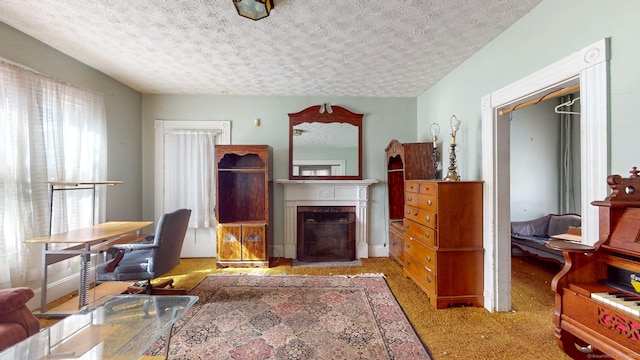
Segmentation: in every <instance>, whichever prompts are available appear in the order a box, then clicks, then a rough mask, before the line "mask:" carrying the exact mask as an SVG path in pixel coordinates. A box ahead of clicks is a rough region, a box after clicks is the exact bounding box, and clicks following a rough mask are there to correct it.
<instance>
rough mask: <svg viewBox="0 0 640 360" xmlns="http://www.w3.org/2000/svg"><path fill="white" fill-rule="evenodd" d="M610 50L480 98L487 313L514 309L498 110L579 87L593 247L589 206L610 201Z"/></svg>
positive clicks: (593, 211)
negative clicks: (607, 198)
mask: <svg viewBox="0 0 640 360" xmlns="http://www.w3.org/2000/svg"><path fill="white" fill-rule="evenodd" d="M609 49H610V45H609V39H602V40H600V41H598V42H596V43H594V44H592V45H590V46H588V47H586V48H584V49H582V50H580V51H578V52H575V53H573V54H571V55H569V56H568V57H566V58H564V59H562V60H560V61H558V62H556V63H554V64H552V65H550V66H548V67H546V68H544V69H541V70H539V71H537V72H535V73H533V74H531V75H529V76H527V77H525V78H523V79H520V80H518V81H516V82H515V83H513V84H511V85H508V86H506V87H504V88H502V89H500V90H497V91H495V92H493V93H491V94H489V95H486V96H484V97H483V98H482V100H481V106H482V148H483V152H482V179H483V180H484V184H485V187H484V228H483V236H484V248H485V265H484V268H485V278H484V304H485V308H486V309H487V310H489V311H509V310H511V241H510V239H511V236H510V194H509V189H510V188H511V187H510V175H509V159H510V143H509V116H508V115H500V110H501V109H505V108H510V107H513V106H514V105H515V104H518V103H522V102H525V101H527V100H530V99H533V98H536V97H540V96H542V95H544V94H546V93H548V92H550V91H554V90H557V89H560V88H564V87H566V86H568V85H572V84H576V83H579V84H580V101H581V117H580V128H581V135H580V137H581V140H580V151H581V154H582V155H581V164H580V167H581V174H582V175H581V179H582V180H581V186H582V195H581V199H582V209H581V214H582V223H583V228H582V238H583V241H584V242H585V243H586V244H588V245H592V244H593V243H595V242H596V241H597V239H598V211H597V208H596V207H594V206H591V205H590V204H591V202H592V201H594V200H602V199H604V198H605V197H606V195H607V184H606V177H607V174H608V172H609V169H608V154H609V146H608V124H609V89H608V84H609V72H608V67H609V58H610V55H609V52H610V50H609ZM532 191H535V189H532Z"/></svg>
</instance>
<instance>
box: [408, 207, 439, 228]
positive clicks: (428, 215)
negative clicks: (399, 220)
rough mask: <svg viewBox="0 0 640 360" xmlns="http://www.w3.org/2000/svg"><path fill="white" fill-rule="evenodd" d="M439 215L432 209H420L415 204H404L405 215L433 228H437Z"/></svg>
mask: <svg viewBox="0 0 640 360" xmlns="http://www.w3.org/2000/svg"><path fill="white" fill-rule="evenodd" d="M437 216H438V215H437V214H435V213H432V212H431V211H427V210H422V209H418V208H417V207H414V206H409V205H405V206H404V217H405V218H407V219H409V220H413V221H415V222H417V223H418V224H420V225H425V226H427V227H430V228H432V229H436V224H437V222H436V217H437Z"/></svg>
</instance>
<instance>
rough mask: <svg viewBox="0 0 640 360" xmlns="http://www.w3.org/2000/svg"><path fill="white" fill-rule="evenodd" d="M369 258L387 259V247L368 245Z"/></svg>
mask: <svg viewBox="0 0 640 360" xmlns="http://www.w3.org/2000/svg"><path fill="white" fill-rule="evenodd" d="M369 257H389V247H388V246H385V245H369Z"/></svg>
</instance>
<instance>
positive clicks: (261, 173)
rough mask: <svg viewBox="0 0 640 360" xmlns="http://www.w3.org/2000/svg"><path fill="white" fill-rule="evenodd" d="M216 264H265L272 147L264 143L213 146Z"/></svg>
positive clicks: (254, 265)
mask: <svg viewBox="0 0 640 360" xmlns="http://www.w3.org/2000/svg"><path fill="white" fill-rule="evenodd" d="M215 151H216V154H215V171H216V219H217V221H218V228H217V231H216V240H217V246H218V249H217V250H218V258H217V265H218V266H219V267H268V266H269V251H270V241H271V231H272V230H271V222H270V213H271V211H272V204H271V197H272V191H273V190H272V188H273V185H272V176H271V174H272V172H271V171H272V170H271V158H272V155H271V154H272V150H271V147H269V146H267V145H216V148H215Z"/></svg>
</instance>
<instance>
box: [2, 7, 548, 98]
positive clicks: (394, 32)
mask: <svg viewBox="0 0 640 360" xmlns="http://www.w3.org/2000/svg"><path fill="white" fill-rule="evenodd" d="M540 1H541V0H413V1H412V0H348V1H347V0H275V7H274V9H273V10H272V12H271V15H270V16H269V17H267V18H265V19H262V20H259V21H252V20H250V19H246V18H243V17H240V16H238V14H237V12H236V10H235V8H234V6H233V3H232V0H191V1H187V0H180V1H176V0H144V1H143V0H2V1H0V21H2V22H4V23H6V24H8V25H10V26H12V27H14V28H16V29H18V30H20V31H22V32H23V33H26V34H28V35H30V36H32V37H34V38H36V39H38V40H40V41H42V42H44V43H46V44H48V45H50V46H51V47H53V48H55V49H58V50H60V51H61V52H63V53H65V54H67V55H69V56H71V57H73V58H75V59H77V60H79V61H81V62H83V63H85V64H88V65H89V66H91V67H93V68H95V69H98V70H100V71H102V72H103V73H105V74H107V75H109V76H111V77H113V78H115V79H117V80H119V81H121V82H122V83H124V84H126V85H128V86H131V87H132V88H134V89H136V90H138V91H140V92H143V93H164V94H221V93H222V94H232V95H281V96H286V95H292V96H307V95H309V96H314V95H320V96H380V97H415V96H418V95H420V94H421V93H422V92H424V91H425V90H426V89H428V88H429V87H430V86H431V85H433V84H434V83H435V82H437V81H438V80H439V79H441V78H442V77H443V76H445V75H446V74H447V73H448V72H449V71H451V70H452V69H453V68H455V67H456V66H458V65H459V64H461V63H462V62H463V61H464V60H466V59H467V58H469V57H470V56H471V55H473V53H475V52H476V51H477V50H479V49H480V48H482V47H483V46H484V45H486V44H487V43H488V42H490V41H491V40H493V39H494V38H495V37H496V36H498V35H499V34H500V33H502V32H503V31H504V30H505V29H507V28H508V27H509V26H510V25H512V24H513V23H514V22H516V21H517V20H518V19H519V18H521V17H522V16H523V15H524V14H526V13H527V12H529V11H530V10H531V9H532V8H533V7H534V6H536V5H537V4H538V3H540Z"/></svg>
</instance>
